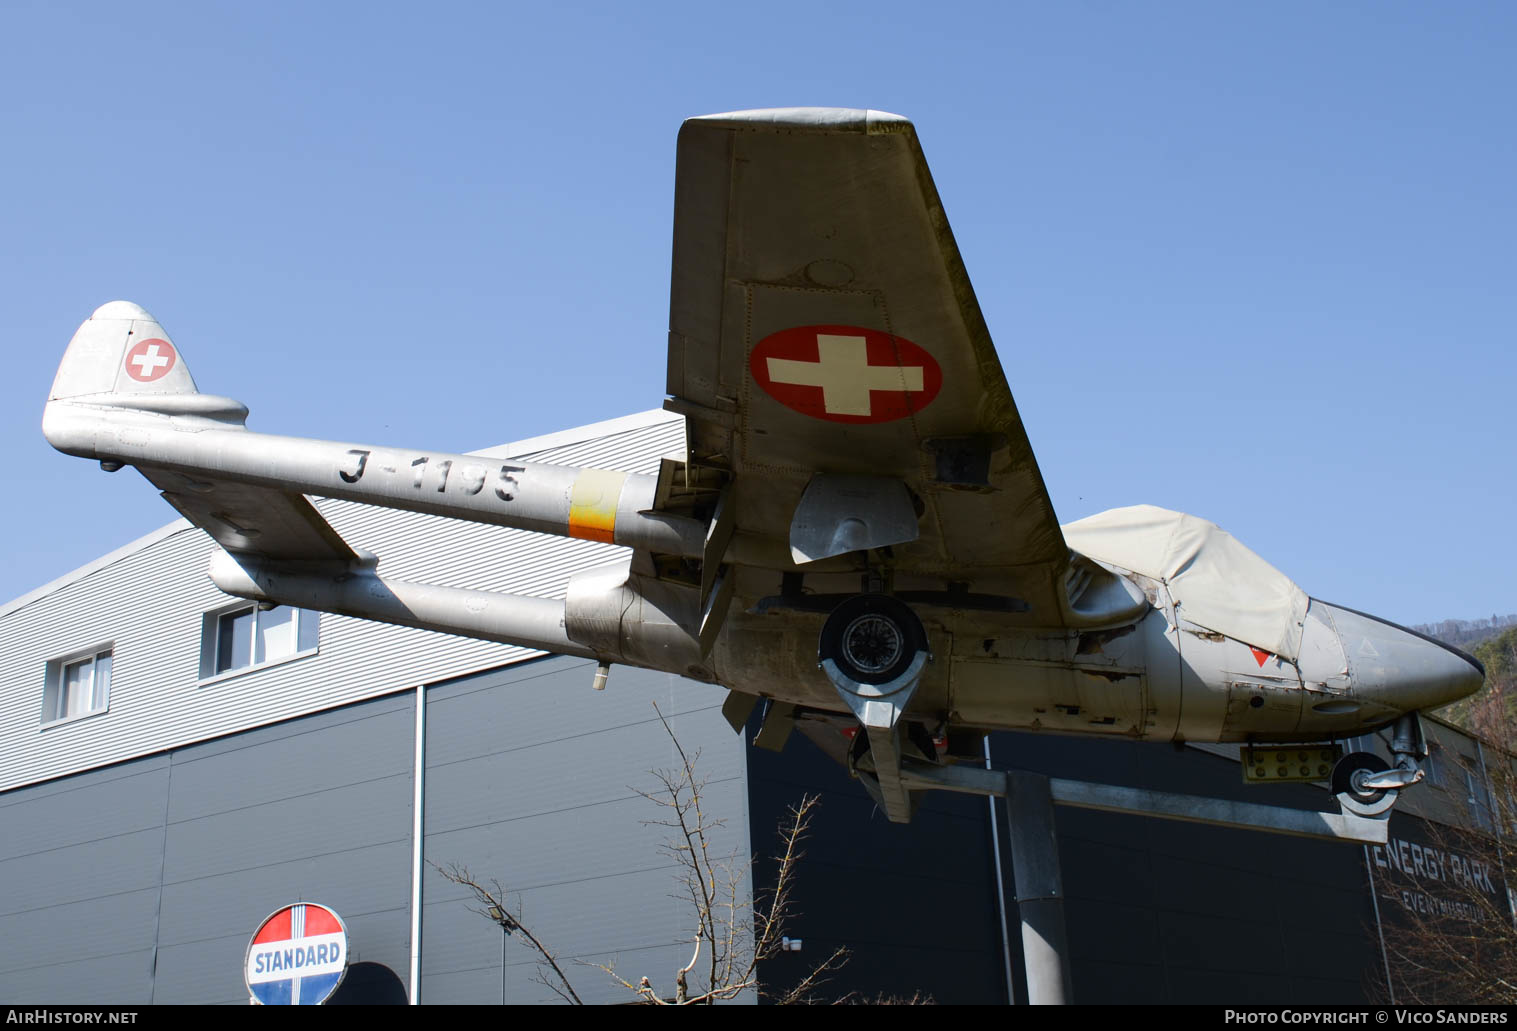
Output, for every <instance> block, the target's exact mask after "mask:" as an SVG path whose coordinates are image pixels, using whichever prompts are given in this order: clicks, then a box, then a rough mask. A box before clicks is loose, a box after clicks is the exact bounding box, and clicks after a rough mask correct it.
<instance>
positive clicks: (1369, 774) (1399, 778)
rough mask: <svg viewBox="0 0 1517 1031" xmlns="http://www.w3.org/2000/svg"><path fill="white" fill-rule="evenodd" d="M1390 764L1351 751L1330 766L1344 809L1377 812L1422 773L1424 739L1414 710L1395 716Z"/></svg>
mask: <svg viewBox="0 0 1517 1031" xmlns="http://www.w3.org/2000/svg"><path fill="white" fill-rule="evenodd" d="M1391 753H1392V755H1394V756H1395V758H1396V763H1395V765H1394V766H1392V765H1391V764H1390V763H1387V762H1386V761H1385V760H1384V759H1382V758H1380V757H1379V756H1378V755H1375V754H1373V753H1371V752H1351V753H1349V754H1348V755H1345V756H1344V757H1343V758H1342V759H1339V760H1338V762H1337V764H1336V765H1334V766H1333V774H1332V780H1331V786H1332V789H1333V795H1334V796H1335V797H1336V798H1337V799H1338V804H1339V805H1340V806H1342V807H1343V811H1344V812H1346V813H1353V814H1355V815H1357V816H1379V815H1381V814H1382V813H1385V812H1388V811H1389V810H1390V808H1391V807H1392V806H1393V805H1395V804H1396V799H1397V798H1398V797H1400V795H1401V790H1402V789H1403V788H1409V787H1411V786H1412V785H1413V784H1415V783H1417V782H1418V781H1419V780H1421V779H1422V777H1423V770H1422V760H1423V759H1425V758H1427V740H1426V738H1424V737H1423V735H1422V723H1421V721H1420V720H1418V719H1417V714H1416V713H1415V712H1409V713H1405V714H1404V715H1401V716H1398V717H1397V718H1396V722H1395V724H1394V728H1393V730H1392V733H1391Z"/></svg>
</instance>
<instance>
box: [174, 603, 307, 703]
mask: <svg viewBox="0 0 1517 1031" xmlns="http://www.w3.org/2000/svg"><path fill="white" fill-rule="evenodd" d="M274 609H283V610H287V611H290V612H293V613H294V616H295V619H294V623H295V626H294V634H295V649H294V651H292V652H290V653H288V654H285V655H279V656H276V657H275V658H272V659H270V658H265V659H263V660H262V661H257V658H256V656H257V648H258V645H259V640H260V638H259V633H258V631H259V626H258V624H259V621H260V620H261V619H262V618H263V614H264V613H265V612H269V611H273V610H274ZM248 614H251V615H252V616H253V626H252V628H251V631H250V633H251V635H252V636H251V639H250V641H249V647H250V649H251V650H250V653H249V654H250V659H251V661H249V662H248V663H247V664H245V665H242V666H230V667H228V668H227V669H223V670H218V669H217V668H216V667H217V665H218V662H219V658H220V654H221V634H222V627H223V625H224V621H225V620H226V619H227V617H229V616H243V615H248ZM320 650H321V613H320V612H315V611H312V610H311V609H297V608H292V607H289V606H283V605H279V606H270V607H268V608H264V607H263V606H261V605H259V604H257V603H255V602H245V603H243V604H240V605H228V606H224V607H222V608H219V609H214V610H212V611H210V612H207V613H205V615H204V616H203V617H201V622H200V677H199V680H198V681H197V686H202V687H203V686H205V685H206V684H215V683H220V682H221V681H223V680H230V679H232V678H233V677H240V676H245V675H246V674H248V673H256V672H257V671H259V670H263V669H270V668H272V667H274V666H282V665H284V664H285V663H286V662H294V661H295V660H296V659H303V658H306V657H307V656H310V655H315V654H316V653H317V652H319V651H320Z"/></svg>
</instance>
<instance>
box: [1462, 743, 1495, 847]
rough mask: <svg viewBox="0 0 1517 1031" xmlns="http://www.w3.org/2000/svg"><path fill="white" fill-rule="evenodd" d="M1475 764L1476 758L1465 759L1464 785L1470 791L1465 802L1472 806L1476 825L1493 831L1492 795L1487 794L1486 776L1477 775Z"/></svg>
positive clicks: (1471, 810)
mask: <svg viewBox="0 0 1517 1031" xmlns="http://www.w3.org/2000/svg"><path fill="white" fill-rule="evenodd" d="M1474 766H1475V760H1473V759H1466V760H1465V761H1464V786H1465V790H1466V791H1468V792H1469V797H1468V798H1466V799H1465V804H1466V805H1468V806H1469V807H1470V817H1471V819H1473V820H1474V821H1475V826H1477V827H1479V828H1480V829H1481V830H1484V831H1491V830H1494V827H1493V825H1492V823H1491V802H1490V796H1489V795H1487V794H1486V791H1485V781H1484V778H1483V777H1478V776H1476V774H1475V770H1474Z"/></svg>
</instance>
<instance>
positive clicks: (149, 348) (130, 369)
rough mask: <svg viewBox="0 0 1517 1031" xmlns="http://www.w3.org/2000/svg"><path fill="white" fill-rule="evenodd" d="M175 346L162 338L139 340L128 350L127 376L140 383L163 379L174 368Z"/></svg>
mask: <svg viewBox="0 0 1517 1031" xmlns="http://www.w3.org/2000/svg"><path fill="white" fill-rule="evenodd" d="M175 358H176V356H175V354H174V345H173V344H171V343H169V342H168V341H167V340H164V339H161V338H160V337H148V338H147V339H146V340H139V341H137V342H136V343H135V344H133V345H132V346H131V347H129V348H127V350H126V362H125V364H126V374H127V375H128V376H130V377H132V379H134V380H136V381H137V382H139V383H151V382H153V380H155V379H162V378H163V377H165V376H167V375H168V374H169V370H170V369H172V368H173V367H174V361H175Z"/></svg>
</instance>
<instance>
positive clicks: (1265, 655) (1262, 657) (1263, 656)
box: [1249, 648, 1270, 666]
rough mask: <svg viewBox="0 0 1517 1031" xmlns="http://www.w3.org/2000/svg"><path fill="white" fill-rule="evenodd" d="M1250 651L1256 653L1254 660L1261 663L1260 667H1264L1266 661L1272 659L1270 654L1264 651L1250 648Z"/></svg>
mask: <svg viewBox="0 0 1517 1031" xmlns="http://www.w3.org/2000/svg"><path fill="white" fill-rule="evenodd" d="M1249 651H1251V652H1253V653H1254V659H1255V661H1257V662H1258V663H1259V665H1260V666H1263V665H1264V660H1266V659H1268V658H1269V657H1270V653H1269V652H1267V651H1263V650H1261V649H1259V648H1250V649H1249Z"/></svg>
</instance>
